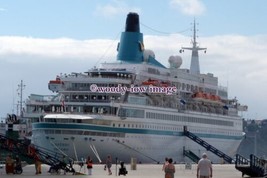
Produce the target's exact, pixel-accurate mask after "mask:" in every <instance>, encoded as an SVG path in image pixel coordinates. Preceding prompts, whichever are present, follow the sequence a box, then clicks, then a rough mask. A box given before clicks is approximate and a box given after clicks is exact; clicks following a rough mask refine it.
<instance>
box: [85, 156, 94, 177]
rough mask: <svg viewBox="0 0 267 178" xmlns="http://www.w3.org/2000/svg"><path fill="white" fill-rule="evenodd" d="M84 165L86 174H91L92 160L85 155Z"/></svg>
mask: <svg viewBox="0 0 267 178" xmlns="http://www.w3.org/2000/svg"><path fill="white" fill-rule="evenodd" d="M86 165H87V169H88V175H92V169H93V160H92V159H91V157H90V156H88V157H87V160H86Z"/></svg>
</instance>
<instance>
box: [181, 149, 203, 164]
mask: <svg viewBox="0 0 267 178" xmlns="http://www.w3.org/2000/svg"><path fill="white" fill-rule="evenodd" d="M183 154H184V156H186V157H188V158H189V159H191V160H192V161H194V163H198V161H199V160H200V158H199V157H198V156H197V155H196V154H195V153H194V152H192V151H190V150H186V149H185V147H184V148H183Z"/></svg>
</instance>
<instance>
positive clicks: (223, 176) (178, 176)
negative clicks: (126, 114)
mask: <svg viewBox="0 0 267 178" xmlns="http://www.w3.org/2000/svg"><path fill="white" fill-rule="evenodd" d="M196 166H197V165H196V164H192V165H191V169H186V166H185V164H175V168H176V173H175V178H196ZM119 167H120V166H119V165H118V166H117V173H118V170H119ZM126 169H127V171H128V174H127V175H126V176H123V175H120V176H118V175H116V165H115V164H113V165H112V175H108V172H107V171H104V165H93V172H92V173H93V174H92V175H90V176H89V175H87V168H86V167H85V166H83V167H80V166H78V165H75V170H76V171H79V172H80V173H81V174H80V175H72V174H71V173H67V174H66V175H64V174H63V172H61V174H59V175H52V174H50V173H48V170H49V166H47V165H42V174H39V175H35V168H34V165H27V166H25V167H23V173H22V174H21V175H13V174H9V175H6V173H5V167H3V168H0V177H1V178H10V177H21V178H24V177H25V178H26V177H42V178H48V177H49V178H54V177H62V176H63V177H65V176H67V177H74V176H75V177H77V176H78V177H91V178H105V177H107V178H112V177H129V178H164V172H163V171H162V165H160V164H137V165H136V170H131V165H128V164H127V165H126ZM213 177H214V178H241V177H242V174H241V172H239V171H238V170H236V169H235V165H234V164H214V165H213Z"/></svg>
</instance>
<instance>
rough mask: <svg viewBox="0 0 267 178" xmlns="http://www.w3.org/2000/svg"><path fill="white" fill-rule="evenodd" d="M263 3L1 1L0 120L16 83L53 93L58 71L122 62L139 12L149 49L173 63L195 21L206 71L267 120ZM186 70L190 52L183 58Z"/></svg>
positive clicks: (250, 113)
mask: <svg viewBox="0 0 267 178" xmlns="http://www.w3.org/2000/svg"><path fill="white" fill-rule="evenodd" d="M266 7H267V1H265V0H257V1H250V0H234V1H214V0H203V1H201V0H157V1H154V0H109V1H108V0H102V1H99V0H75V1H71V0H56V1H55V0H38V1H36V0H23V1H21V0H9V1H0V22H1V26H0V27H1V28H0V66H1V71H0V74H1V75H0V80H1V83H3V86H2V87H1V88H0V98H1V101H0V117H4V116H5V115H6V113H10V112H12V110H14V109H15V103H16V100H17V94H16V89H17V84H19V82H20V80H24V82H25V84H26V88H25V94H24V95H25V99H26V97H27V96H28V95H29V94H30V93H36V94H51V92H50V91H49V90H48V87H47V83H48V81H49V80H50V79H53V78H54V77H55V76H56V75H57V74H59V73H61V72H62V73H69V72H83V71H86V70H87V69H89V68H92V67H93V66H95V65H99V64H100V63H101V62H105V61H114V60H115V59H116V45H117V41H118V40H119V37H120V33H121V32H122V31H123V29H124V25H125V18H126V15H127V14H128V13H129V12H131V11H133V12H137V13H139V15H140V21H141V23H142V25H141V31H142V32H143V33H144V35H145V47H146V48H149V49H152V50H153V51H154V52H155V54H156V57H157V59H158V60H159V61H160V62H162V63H163V64H164V65H166V66H167V65H168V62H167V60H168V57H169V56H170V55H173V54H178V51H179V49H180V47H181V46H188V45H190V38H191V35H192V31H190V28H191V23H192V22H193V19H194V18H196V20H197V22H198V23H199V25H198V29H199V31H198V36H199V38H198V41H199V42H200V45H201V46H203V47H207V48H208V52H207V54H205V55H204V54H200V65H201V72H203V73H207V72H211V73H214V75H215V76H218V77H219V83H220V84H222V85H224V86H228V89H229V95H230V97H235V96H236V97H237V98H238V99H239V101H240V102H241V103H242V104H246V105H248V106H249V111H248V112H246V113H243V116H244V117H246V118H253V119H255V118H256V119H264V118H265V119H267V106H266V104H265V103H266V101H265V100H266V98H267V94H266V88H267V79H266V78H267V77H265V76H266V75H267V70H266V68H267V59H266V56H267V42H266V41H267V31H266V29H267V24H266V23H265V21H266V17H267V15H266V12H265V8H266ZM180 55H181V56H182V58H183V65H182V67H183V68H188V67H189V61H190V53H189V52H187V53H184V54H180Z"/></svg>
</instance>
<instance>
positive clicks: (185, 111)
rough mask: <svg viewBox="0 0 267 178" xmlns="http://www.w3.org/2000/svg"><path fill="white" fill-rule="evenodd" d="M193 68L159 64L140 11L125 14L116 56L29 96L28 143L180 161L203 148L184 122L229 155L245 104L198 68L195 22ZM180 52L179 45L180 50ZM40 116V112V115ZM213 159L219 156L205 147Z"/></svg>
mask: <svg viewBox="0 0 267 178" xmlns="http://www.w3.org/2000/svg"><path fill="white" fill-rule="evenodd" d="M185 50H190V51H192V57H191V66H190V69H183V68H181V64H182V58H181V57H180V56H179V55H176V56H170V57H169V59H168V62H169V66H168V67H166V66H164V65H162V64H161V63H160V62H159V61H158V60H156V58H155V54H154V52H153V51H152V50H149V49H146V48H145V45H144V41H143V34H142V33H141V32H140V25H139V15H138V14H137V13H129V14H128V15H127V19H126V25H125V31H124V32H122V34H121V38H120V41H119V43H118V46H117V52H118V54H117V61H115V62H110V63H103V64H101V66H100V67H99V68H96V67H94V68H92V69H89V70H88V71H85V72H83V73H80V72H77V73H71V74H68V75H67V74H64V75H62V74H61V75H58V76H56V77H55V79H54V80H50V81H49V83H48V88H49V89H50V90H51V91H53V92H55V93H56V94H55V95H51V96H43V95H33V94H32V95H31V96H29V98H28V100H27V107H26V113H25V116H26V117H30V118H35V120H32V122H33V123H32V143H33V144H36V145H39V146H42V147H45V148H47V149H50V150H53V151H56V152H60V153H63V154H66V155H68V156H70V157H72V158H74V159H75V160H82V159H85V158H86V157H87V156H88V155H90V156H91V157H92V158H93V159H94V160H95V161H94V162H98V161H99V162H102V161H104V160H105V159H106V157H107V155H111V156H112V157H113V158H115V157H116V158H118V159H119V160H122V161H125V162H130V160H131V159H132V158H136V160H137V161H138V162H142V163H152V162H163V161H164V158H165V157H171V158H172V159H173V160H174V161H175V162H177V163H179V162H185V161H187V159H188V158H185V157H184V156H183V150H184V149H187V150H190V151H192V152H193V153H195V154H196V155H199V156H201V155H202V153H203V152H207V150H206V149H205V148H203V147H201V146H200V145H198V144H197V143H195V142H193V141H192V140H190V139H189V138H187V137H185V136H184V134H183V129H184V127H186V128H187V129H188V130H189V131H190V132H192V133H194V134H195V135H197V136H199V137H200V138H201V139H203V140H205V141H206V142H208V143H209V144H211V145H213V146H214V147H216V148H218V149H220V150H221V151H222V152H224V153H226V154H227V155H230V156H234V155H235V153H236V150H237V148H238V146H239V145H240V143H241V141H242V139H243V124H242V118H241V116H240V111H245V110H247V106H244V105H241V104H240V103H239V102H238V100H237V99H236V98H228V89H227V87H222V86H219V85H218V78H217V77H215V76H214V75H213V74H212V73H208V74H202V73H201V72H200V65H199V55H198V51H200V50H203V52H206V48H201V47H199V45H198V43H197V41H196V26H195V23H194V26H193V39H192V46H191V47H182V48H181V50H180V52H184V51H185ZM177 52H179V51H177ZM39 116H40V117H39ZM207 153H208V155H209V158H210V159H211V160H212V161H213V162H221V158H219V157H217V156H216V155H214V154H212V153H209V152H207Z"/></svg>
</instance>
